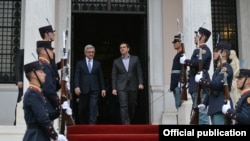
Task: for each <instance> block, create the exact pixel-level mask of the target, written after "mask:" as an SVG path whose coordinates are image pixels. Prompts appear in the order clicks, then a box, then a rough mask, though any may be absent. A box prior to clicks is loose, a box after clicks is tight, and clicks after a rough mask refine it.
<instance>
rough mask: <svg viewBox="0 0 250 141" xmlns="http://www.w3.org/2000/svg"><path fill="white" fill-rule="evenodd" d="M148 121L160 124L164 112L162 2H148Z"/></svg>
mask: <svg viewBox="0 0 250 141" xmlns="http://www.w3.org/2000/svg"><path fill="white" fill-rule="evenodd" d="M148 11H149V12H148V25H149V29H148V31H149V33H148V36H149V37H148V39H149V41H148V46H149V57H150V58H149V63H148V64H149V68H148V69H149V77H150V78H149V107H150V116H151V117H150V121H151V123H152V124H160V123H161V116H162V113H163V110H164V107H163V105H164V98H163V97H164V96H163V95H164V86H163V77H162V76H164V75H163V39H162V0H148Z"/></svg>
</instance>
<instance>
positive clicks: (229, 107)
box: [221, 100, 231, 114]
mask: <svg viewBox="0 0 250 141" xmlns="http://www.w3.org/2000/svg"><path fill="white" fill-rule="evenodd" d="M228 109H231V105H230V101H229V100H227V104H223V106H222V109H221V110H222V113H223V114H226V113H227V111H228Z"/></svg>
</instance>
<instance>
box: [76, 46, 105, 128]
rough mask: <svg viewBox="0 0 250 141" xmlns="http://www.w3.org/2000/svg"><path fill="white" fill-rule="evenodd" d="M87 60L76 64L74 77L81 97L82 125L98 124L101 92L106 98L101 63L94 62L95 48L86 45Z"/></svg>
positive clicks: (80, 116)
mask: <svg viewBox="0 0 250 141" xmlns="http://www.w3.org/2000/svg"><path fill="white" fill-rule="evenodd" d="M84 54H85V58H84V59H83V60H80V61H78V62H77V64H76V71H75V77H74V88H75V94H76V95H77V96H79V103H78V106H79V107H78V109H79V120H80V124H96V122H97V116H98V103H97V102H98V98H99V94H100V92H101V95H102V97H105V95H106V90H105V83H104V77H103V73H102V67H101V63H100V62H99V61H97V60H94V55H95V47H94V46H93V45H90V44H88V45H86V46H85V48H84Z"/></svg>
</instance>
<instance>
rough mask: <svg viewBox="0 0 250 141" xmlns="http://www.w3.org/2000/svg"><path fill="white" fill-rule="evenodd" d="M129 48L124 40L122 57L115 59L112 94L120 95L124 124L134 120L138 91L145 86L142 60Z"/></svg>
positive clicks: (121, 49) (121, 50)
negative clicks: (131, 52) (130, 52)
mask: <svg viewBox="0 0 250 141" xmlns="http://www.w3.org/2000/svg"><path fill="white" fill-rule="evenodd" d="M129 50H130V47H129V45H128V44H127V43H126V42H122V43H121V44H120V53H121V57H119V58H117V59H115V60H114V62H113V67H112V94H113V95H117V96H118V99H119V103H120V114H121V121H122V124H130V123H131V121H132V120H133V116H134V112H135V107H136V99H137V91H138V90H142V89H143V88H144V86H143V74H142V68H141V64H140V60H139V58H138V57H137V56H134V55H130V54H129Z"/></svg>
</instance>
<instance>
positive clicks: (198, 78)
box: [195, 71, 203, 82]
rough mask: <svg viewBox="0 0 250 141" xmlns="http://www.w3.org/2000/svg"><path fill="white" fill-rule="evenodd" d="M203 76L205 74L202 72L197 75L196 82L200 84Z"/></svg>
mask: <svg viewBox="0 0 250 141" xmlns="http://www.w3.org/2000/svg"><path fill="white" fill-rule="evenodd" d="M202 76H203V72H202V71H200V72H198V73H197V74H196V75H195V82H199V81H200V80H201V78H202Z"/></svg>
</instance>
